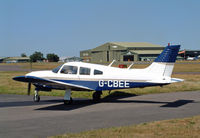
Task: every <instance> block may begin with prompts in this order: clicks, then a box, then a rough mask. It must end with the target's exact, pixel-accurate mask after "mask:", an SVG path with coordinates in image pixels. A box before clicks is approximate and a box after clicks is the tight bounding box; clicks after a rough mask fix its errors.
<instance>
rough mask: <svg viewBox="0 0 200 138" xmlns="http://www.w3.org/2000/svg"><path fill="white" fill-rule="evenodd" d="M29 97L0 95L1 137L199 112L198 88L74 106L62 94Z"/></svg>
mask: <svg viewBox="0 0 200 138" xmlns="http://www.w3.org/2000/svg"><path fill="white" fill-rule="evenodd" d="M117 93H120V92H117ZM72 96H73V95H72ZM32 98H33V97H32V96H26V95H4V94H2V95H0V137H1V138H12V137H14V138H15V137H19V138H23V137H24V138H29V137H30V138H32V137H47V136H55V135H59V134H63V133H74V132H81V131H86V130H93V129H99V128H109V127H118V126H127V125H133V124H139V123H145V122H152V121H158V120H167V119H173V118H184V117H191V116H195V115H200V108H199V107H200V91H190V92H176V93H162V94H149V95H142V96H137V95H127V94H126V95H124V96H123V95H122V96H120V97H114V96H113V97H112V96H110V97H107V98H104V99H102V102H100V103H93V102H92V100H90V99H74V100H75V101H74V104H73V105H64V104H63V97H52V96H41V102H39V103H34V102H33V101H32Z"/></svg>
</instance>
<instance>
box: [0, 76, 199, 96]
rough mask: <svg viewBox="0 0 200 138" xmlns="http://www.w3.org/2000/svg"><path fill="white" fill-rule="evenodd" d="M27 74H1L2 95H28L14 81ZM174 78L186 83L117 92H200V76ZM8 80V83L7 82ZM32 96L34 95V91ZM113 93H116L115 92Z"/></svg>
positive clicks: (61, 93) (24, 85) (58, 93)
mask: <svg viewBox="0 0 200 138" xmlns="http://www.w3.org/2000/svg"><path fill="white" fill-rule="evenodd" d="M26 73H27V72H0V94H23V95H25V94H26V93H27V87H28V86H27V85H28V84H27V83H22V82H17V81H14V80H12V78H13V77H15V76H20V75H24V74H26ZM173 77H177V78H182V79H185V81H184V82H180V83H175V84H170V85H167V86H163V87H146V88H133V89H123V90H117V91H120V92H124V93H128V94H133V95H141V94H153V93H166V92H178V91H195V90H200V74H195V75H192V74H175V75H173ZM5 80H6V81H5ZM33 90H34V89H33V87H32V91H31V94H32V95H33V93H34V91H33ZM111 93H115V91H114V90H113V91H112V92H111ZM40 95H49V96H64V91H59V90H53V91H52V92H40ZM108 95H109V93H108V91H104V92H103V95H102V97H106V96H108ZM72 97H74V98H91V97H92V92H75V91H73V92H72Z"/></svg>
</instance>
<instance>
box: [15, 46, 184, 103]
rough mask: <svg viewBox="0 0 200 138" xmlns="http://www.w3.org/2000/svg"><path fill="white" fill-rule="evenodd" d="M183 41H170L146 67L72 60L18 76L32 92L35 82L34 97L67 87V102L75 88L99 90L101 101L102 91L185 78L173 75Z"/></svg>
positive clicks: (145, 85)
mask: <svg viewBox="0 0 200 138" xmlns="http://www.w3.org/2000/svg"><path fill="white" fill-rule="evenodd" d="M179 49H180V45H171V46H170V45H169V46H167V47H165V49H164V50H163V52H162V53H161V54H160V55H159V56H158V57H157V58H156V59H155V60H154V62H153V63H152V64H151V65H149V66H148V67H147V68H144V69H131V66H132V65H130V66H129V67H128V68H117V67H111V65H112V63H111V64H110V65H108V66H105V65H98V64H91V63H83V62H68V63H65V64H63V65H61V66H59V67H57V68H55V69H53V70H49V71H33V72H30V73H28V74H26V75H25V76H17V77H14V78H13V79H14V80H16V81H21V82H27V83H28V95H30V88H31V84H33V85H34V86H35V95H34V98H33V100H34V101H35V102H39V101H40V96H39V94H38V92H39V91H51V90H52V89H58V90H65V96H64V103H65V104H71V103H72V98H71V90H76V91H79V90H80V91H95V92H94V93H93V100H94V101H99V100H100V98H101V94H102V91H104V90H114V89H128V88H143V87H148V86H163V85H167V84H170V83H175V82H180V81H183V80H182V79H178V78H171V75H172V71H173V67H174V63H175V61H176V57H177V55H178V51H179Z"/></svg>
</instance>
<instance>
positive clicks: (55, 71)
mask: <svg viewBox="0 0 200 138" xmlns="http://www.w3.org/2000/svg"><path fill="white" fill-rule="evenodd" d="M61 67H62V65H60V66H58V67H56V68H54V69H53V70H52V72H54V73H58V71H59V70H60V68H61Z"/></svg>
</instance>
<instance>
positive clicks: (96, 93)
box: [92, 91, 102, 102]
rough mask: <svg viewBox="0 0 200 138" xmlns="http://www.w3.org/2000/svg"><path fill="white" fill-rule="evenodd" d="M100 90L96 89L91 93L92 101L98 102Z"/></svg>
mask: <svg viewBox="0 0 200 138" xmlns="http://www.w3.org/2000/svg"><path fill="white" fill-rule="evenodd" d="M101 95H102V91H96V92H94V93H93V95H92V98H93V101H94V102H99V101H100V100H101Z"/></svg>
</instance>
